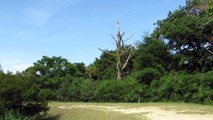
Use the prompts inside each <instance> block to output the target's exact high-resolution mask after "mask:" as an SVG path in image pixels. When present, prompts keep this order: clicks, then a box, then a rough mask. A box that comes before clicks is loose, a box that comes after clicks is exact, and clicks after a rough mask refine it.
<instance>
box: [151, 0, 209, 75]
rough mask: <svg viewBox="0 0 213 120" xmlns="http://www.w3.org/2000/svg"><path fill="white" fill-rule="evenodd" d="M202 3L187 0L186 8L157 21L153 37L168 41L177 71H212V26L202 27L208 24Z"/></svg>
mask: <svg viewBox="0 0 213 120" xmlns="http://www.w3.org/2000/svg"><path fill="white" fill-rule="evenodd" d="M200 1H201V2H200ZM202 3H203V0H188V1H187V4H186V6H184V7H181V8H180V9H178V10H176V11H174V12H170V13H169V15H168V17H167V18H166V19H164V20H161V21H158V22H157V28H156V30H155V32H154V34H155V35H156V36H157V37H158V38H161V39H164V40H165V41H167V42H168V45H169V47H170V52H171V53H172V54H174V55H175V58H174V59H175V60H176V61H177V65H178V66H176V68H178V69H180V70H186V71H188V72H193V71H199V72H205V71H208V70H211V69H212V63H213V62H212V58H213V54H212V50H213V49H212V42H211V41H210V37H211V36H212V29H211V28H212V27H210V28H209V27H205V26H206V25H207V26H208V25H210V26H211V25H212V22H211V20H210V19H209V18H210V17H209V16H207V15H206V14H205V13H206V10H207V9H206V7H205V6H204V7H203V4H202ZM208 15H210V16H211V14H208ZM211 18H212V16H211ZM206 28H208V29H209V30H206ZM203 31H205V32H203ZM204 33H205V34H204Z"/></svg>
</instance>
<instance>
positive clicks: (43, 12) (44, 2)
mask: <svg viewBox="0 0 213 120" xmlns="http://www.w3.org/2000/svg"><path fill="white" fill-rule="evenodd" d="M78 1H79V0H37V1H36V3H35V4H33V5H31V6H29V7H28V8H27V9H26V10H25V12H24V19H25V20H24V21H25V22H27V23H28V24H31V25H35V26H38V27H40V26H44V25H46V24H47V23H48V22H49V20H50V19H51V18H52V17H53V16H54V14H55V13H57V12H58V11H60V10H61V9H63V8H66V7H70V6H72V5H75V4H76V2H78Z"/></svg>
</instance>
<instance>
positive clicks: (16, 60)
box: [0, 0, 185, 72]
mask: <svg viewBox="0 0 213 120" xmlns="http://www.w3.org/2000/svg"><path fill="white" fill-rule="evenodd" d="M180 5H181V6H183V5H185V0H161V1H160V0H0V45H1V47H0V64H1V66H2V68H3V70H4V71H7V70H9V71H12V72H15V71H22V70H24V69H26V68H27V67H29V66H31V65H33V63H34V62H36V61H37V60H39V59H41V57H42V56H43V55H46V56H49V57H51V56H62V57H63V58H67V59H68V60H69V61H70V62H71V63H75V62H84V63H85V64H86V65H88V64H90V63H92V62H93V61H94V60H95V58H98V57H99V56H100V55H101V51H99V50H98V48H102V49H114V48H115V47H114V45H113V43H112V42H113V39H112V38H111V36H110V35H111V34H115V33H116V21H117V20H118V19H119V21H120V24H121V31H125V33H126V34H125V37H126V38H128V37H129V36H131V35H132V34H134V37H133V38H132V39H131V40H129V41H128V42H127V44H134V43H135V42H136V41H141V40H142V36H143V34H144V33H145V32H149V33H151V32H152V31H153V29H154V27H155V26H154V25H153V23H155V22H156V21H157V20H161V19H163V18H165V17H166V16H167V14H168V12H169V11H173V10H175V9H178V8H179V6H180Z"/></svg>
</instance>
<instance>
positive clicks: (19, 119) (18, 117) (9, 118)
mask: <svg viewBox="0 0 213 120" xmlns="http://www.w3.org/2000/svg"><path fill="white" fill-rule="evenodd" d="M0 120H36V118H35V117H28V116H24V115H22V114H20V113H19V112H14V111H8V112H6V113H5V114H4V116H3V118H0Z"/></svg>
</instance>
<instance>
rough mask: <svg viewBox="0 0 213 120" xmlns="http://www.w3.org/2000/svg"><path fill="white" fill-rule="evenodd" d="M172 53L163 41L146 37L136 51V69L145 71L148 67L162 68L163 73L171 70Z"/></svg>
mask: <svg viewBox="0 0 213 120" xmlns="http://www.w3.org/2000/svg"><path fill="white" fill-rule="evenodd" d="M170 60H171V58H170V53H169V51H168V47H167V46H166V44H165V43H164V42H162V41H161V40H158V39H155V38H153V37H148V36H146V37H145V38H144V42H142V43H139V44H137V48H136V50H135V51H134V69H135V71H140V70H143V69H144V68H147V67H153V68H157V69H158V68H160V67H161V68H160V70H161V71H162V72H163V71H164V70H167V69H169V61H170Z"/></svg>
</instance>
